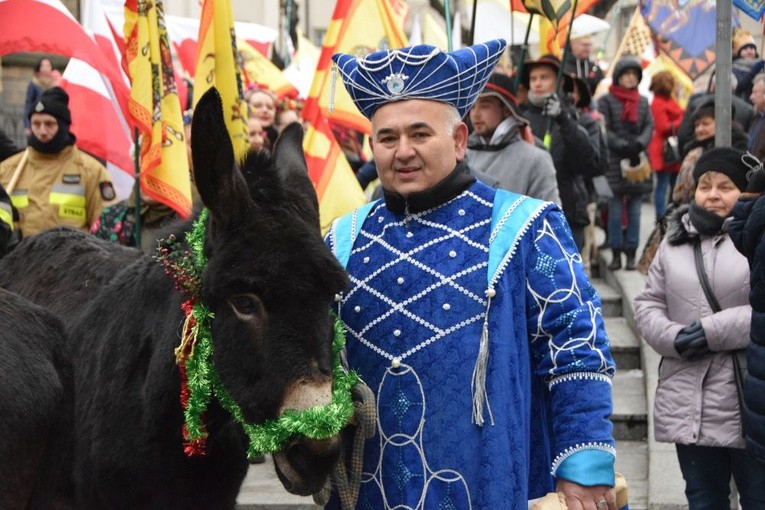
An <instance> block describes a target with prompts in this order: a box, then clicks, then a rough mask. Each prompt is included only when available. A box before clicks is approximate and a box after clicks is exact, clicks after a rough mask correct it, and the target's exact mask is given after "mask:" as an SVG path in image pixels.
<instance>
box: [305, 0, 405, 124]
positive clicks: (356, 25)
mask: <svg viewBox="0 0 765 510" xmlns="http://www.w3.org/2000/svg"><path fill="white" fill-rule="evenodd" d="M399 9H400V8H399ZM399 12H400V10H399V11H394V10H393V9H392V7H391V5H390V2H389V0H338V1H337V3H336V4H335V12H334V14H333V15H332V19H331V20H330V22H329V26H328V27H327V33H326V35H325V36H324V44H323V45H322V48H321V55H320V56H319V64H318V66H317V68H316V74H315V75H314V79H313V85H312V86H311V92H310V95H309V100H310V98H317V100H318V101H319V106H320V107H321V111H322V113H323V114H324V115H325V116H326V117H327V118H329V119H330V121H331V122H333V123H337V124H340V125H343V126H345V127H348V128H351V129H354V130H356V131H358V132H360V133H367V134H368V133H369V132H370V131H371V126H370V124H369V120H368V119H367V118H366V117H364V116H363V115H361V113H360V112H359V111H358V109H357V108H356V106H355V105H354V104H353V101H351V96H350V95H348V92H347V91H346V90H345V88H344V87H343V86H342V85H341V84H337V86H332V84H331V83H330V69H331V67H332V55H333V54H334V53H348V54H351V55H357V56H359V57H363V56H365V55H367V54H369V53H372V52H374V51H377V50H380V49H388V48H403V47H404V46H406V45H407V38H406V34H404V30H403V28H402V27H401V24H400V21H399V17H398V16H399ZM333 94H334V108H333V111H330V108H329V104H330V97H331V96H332V95H333Z"/></svg>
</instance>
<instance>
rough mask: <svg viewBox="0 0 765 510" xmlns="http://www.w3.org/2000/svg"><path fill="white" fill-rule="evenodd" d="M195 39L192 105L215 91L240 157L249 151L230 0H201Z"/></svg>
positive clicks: (235, 150)
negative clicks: (219, 98)
mask: <svg viewBox="0 0 765 510" xmlns="http://www.w3.org/2000/svg"><path fill="white" fill-rule="evenodd" d="M197 40H198V42H199V46H198V50H197V51H198V52H197V67H196V74H195V75H194V105H195V106H196V104H197V102H198V101H199V98H201V97H202V95H203V94H204V93H205V92H207V91H208V90H209V89H210V87H212V86H215V88H217V89H218V92H219V93H220V97H221V100H222V101H223V112H224V119H225V121H226V129H228V134H229V136H230V137H231V143H232V144H233V146H234V154H235V155H236V157H237V158H241V157H243V156H244V154H245V153H246V152H247V149H248V148H249V142H248V136H247V103H246V102H245V101H244V97H243V95H242V74H241V72H240V64H239V55H238V53H237V46H236V32H235V30H234V15H233V13H232V12H231V0H204V3H203V4H202V13H201V20H200V22H199V37H198V38H197Z"/></svg>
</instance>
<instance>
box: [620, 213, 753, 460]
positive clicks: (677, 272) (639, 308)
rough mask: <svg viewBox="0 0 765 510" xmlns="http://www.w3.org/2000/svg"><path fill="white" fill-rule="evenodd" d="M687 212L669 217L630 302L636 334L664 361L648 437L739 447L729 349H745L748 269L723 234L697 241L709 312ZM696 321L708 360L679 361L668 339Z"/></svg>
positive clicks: (748, 317)
mask: <svg viewBox="0 0 765 510" xmlns="http://www.w3.org/2000/svg"><path fill="white" fill-rule="evenodd" d="M687 210H688V208H687V206H686V207H683V208H680V209H679V210H678V211H677V212H676V213H675V214H673V215H672V216H670V218H669V221H668V223H669V225H668V231H667V236H666V238H665V239H664V240H663V241H662V243H661V245H660V247H659V251H658V252H657V254H656V258H655V259H654V261H653V263H652V264H651V267H650V269H649V271H648V280H647V282H646V286H645V289H644V290H643V291H642V292H641V293H640V294H639V295H638V297H637V298H635V322H636V323H637V327H638V330H639V331H640V334H641V335H643V337H644V338H645V340H646V342H648V343H649V344H650V345H651V347H653V348H654V350H656V351H657V352H658V353H659V354H661V355H662V356H663V358H662V361H661V364H660V366H659V386H658V388H657V390H656V400H655V402H654V408H653V415H654V434H655V437H656V440H657V441H661V442H667V443H680V444H696V445H700V446H724V447H733V448H743V447H744V440H743V438H742V437H741V415H740V412H739V405H738V394H737V390H736V384H735V380H734V373H733V361H732V357H731V351H733V350H737V349H743V348H746V346H747V345H748V344H749V328H750V322H751V317H752V307H751V306H749V264H748V262H747V260H746V258H745V257H744V256H743V255H741V254H740V253H739V252H738V251H737V250H736V247H735V246H734V245H733V242H732V241H731V240H730V238H729V237H728V236H727V235H719V236H715V237H707V236H702V237H701V248H702V254H703V258H704V266H705V268H706V271H707V275H708V278H709V282H710V284H711V286H712V288H713V290H714V293H715V296H716V297H717V300H718V301H719V302H720V306H721V307H722V311H720V312H718V313H712V309H711V307H710V305H709V303H708V301H707V299H706V296H705V295H704V292H703V290H702V288H701V283H700V281H699V278H698V274H697V273H696V265H695V263H694V255H693V241H694V239H696V238H698V235H699V234H698V232H697V231H696V229H695V228H694V227H693V225H692V224H691V223H690V221H689V219H688V214H687ZM699 320H700V321H701V324H702V326H703V327H704V331H705V333H706V337H707V340H708V342H709V348H710V350H711V351H712V354H711V355H709V356H707V357H705V358H703V359H701V360H698V361H688V360H684V359H681V358H680V356H679V355H678V353H677V351H676V350H675V347H674V340H675V337H676V336H677V334H678V333H679V332H680V330H681V329H683V328H684V327H685V326H687V325H689V324H690V323H692V322H694V321H699Z"/></svg>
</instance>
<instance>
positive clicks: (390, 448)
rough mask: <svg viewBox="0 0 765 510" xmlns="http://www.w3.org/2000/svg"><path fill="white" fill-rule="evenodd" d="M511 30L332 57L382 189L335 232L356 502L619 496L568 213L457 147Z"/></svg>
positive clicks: (607, 405) (591, 294)
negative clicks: (514, 187)
mask: <svg viewBox="0 0 765 510" xmlns="http://www.w3.org/2000/svg"><path fill="white" fill-rule="evenodd" d="M504 48H505V42H504V41H502V40H496V41H490V42H487V43H483V44H477V45H474V46H472V47H470V48H464V49H460V50H457V51H454V52H451V53H445V52H442V51H440V50H439V49H438V48H435V47H433V46H428V45H420V46H413V47H411V48H405V49H400V50H391V51H380V52H376V53H372V54H370V55H368V56H366V57H365V58H363V59H357V58H356V57H353V56H350V55H344V54H337V55H335V56H334V57H333V59H334V61H335V63H336V64H337V66H338V69H339V72H340V74H341V76H342V78H343V81H344V82H345V86H346V88H347V89H348V91H349V93H350V95H351V97H352V99H353V100H354V102H355V104H356V106H357V107H358V108H359V109H360V110H361V111H362V112H363V113H364V115H366V116H367V117H368V118H369V119H370V120H371V122H372V137H371V140H370V142H371V145H372V150H373V153H374V159H375V163H376V165H377V172H378V174H379V177H380V181H381V183H382V187H383V190H384V199H383V200H381V201H377V202H373V203H371V204H368V205H367V206H365V207H362V208H360V209H359V210H357V211H355V212H354V213H351V214H350V215H348V216H345V217H343V218H340V219H338V220H337V221H336V222H335V223H334V224H333V227H332V229H331V230H330V232H329V233H328V236H327V242H328V243H329V245H330V246H331V248H332V249H333V251H334V253H335V254H336V255H337V257H338V259H339V260H340V261H341V263H343V264H344V265H345V267H346V268H347V270H348V273H349V275H350V281H351V284H350V287H349V288H348V289H347V291H346V292H344V293H343V294H341V295H339V296H338V301H337V306H338V313H339V314H340V316H341V318H342V320H343V321H344V323H345V324H346V326H347V335H346V337H347V351H348V362H349V365H350V367H351V368H352V369H354V370H356V371H357V372H358V373H359V374H360V375H361V377H362V378H363V379H364V381H365V382H366V384H367V385H368V386H369V387H370V388H372V390H373V391H374V393H375V396H376V398H377V414H378V422H377V431H376V434H375V435H374V436H373V437H372V438H370V439H369V440H367V441H366V444H365V450H364V467H363V475H362V477H361V488H360V492H359V496H358V501H357V505H356V508H361V509H375V510H378V509H388V508H401V509H436V508H454V509H497V508H510V509H525V508H527V501H528V500H529V499H531V498H537V497H540V496H543V495H544V494H546V493H547V492H549V491H552V490H555V489H556V485H557V489H558V490H559V491H561V492H563V493H564V494H565V496H566V501H567V504H568V508H569V509H572V510H580V509H584V510H604V509H606V508H609V509H611V510H615V509H616V503H615V499H614V498H615V496H614V491H613V489H612V488H611V487H612V486H613V484H614V453H615V450H614V440H613V437H612V434H611V423H610V422H609V420H608V417H609V416H610V414H611V410H612V402H611V378H612V376H613V373H614V363H613V360H612V359H611V354H610V351H609V343H608V338H607V336H606V333H605V329H604V326H603V319H602V314H601V306H600V299H599V297H598V296H597V294H596V292H595V290H594V289H593V287H592V286H591V284H590V282H589V281H588V279H587V276H586V275H585V273H584V270H583V267H582V264H581V257H580V255H579V251H578V250H577V248H576V245H575V244H574V242H573V240H572V238H571V231H570V229H569V228H568V225H567V224H566V220H565V218H564V216H563V213H562V212H561V211H560V209H559V208H558V207H557V206H556V205H554V204H552V203H549V202H543V201H540V200H536V199H533V198H529V197H526V196H522V195H516V194H513V193H510V192H507V191H502V190H495V189H493V188H490V187H488V186H486V185H484V184H482V183H481V182H478V181H476V180H475V179H474V178H473V177H471V176H470V174H469V173H468V169H467V165H466V163H465V162H464V157H465V151H466V142H467V136H468V129H467V126H466V125H465V124H464V123H463V122H462V120H461V119H462V118H463V117H464V116H465V114H466V113H467V112H468V110H469V109H470V107H471V105H472V104H473V102H474V101H475V99H476V96H477V95H478V93H479V92H480V91H481V90H482V88H483V86H484V84H485V83H486V80H487V79H488V78H489V76H490V74H491V71H492V69H493V67H494V65H495V64H496V62H497V60H498V58H499V56H500V54H501V53H502V51H503V50H504ZM508 164H512V162H508ZM336 505H337V501H336V500H333V501H331V502H330V507H335V506H336Z"/></svg>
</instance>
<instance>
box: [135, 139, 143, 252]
mask: <svg viewBox="0 0 765 510" xmlns="http://www.w3.org/2000/svg"><path fill="white" fill-rule="evenodd" d="M133 136H134V138H135V151H134V153H133V164H134V165H135V190H134V191H133V194H134V195H135V243H136V247H137V248H138V249H139V250H140V249H141V159H140V154H141V139H140V138H139V136H138V128H137V127H136V128H133Z"/></svg>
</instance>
